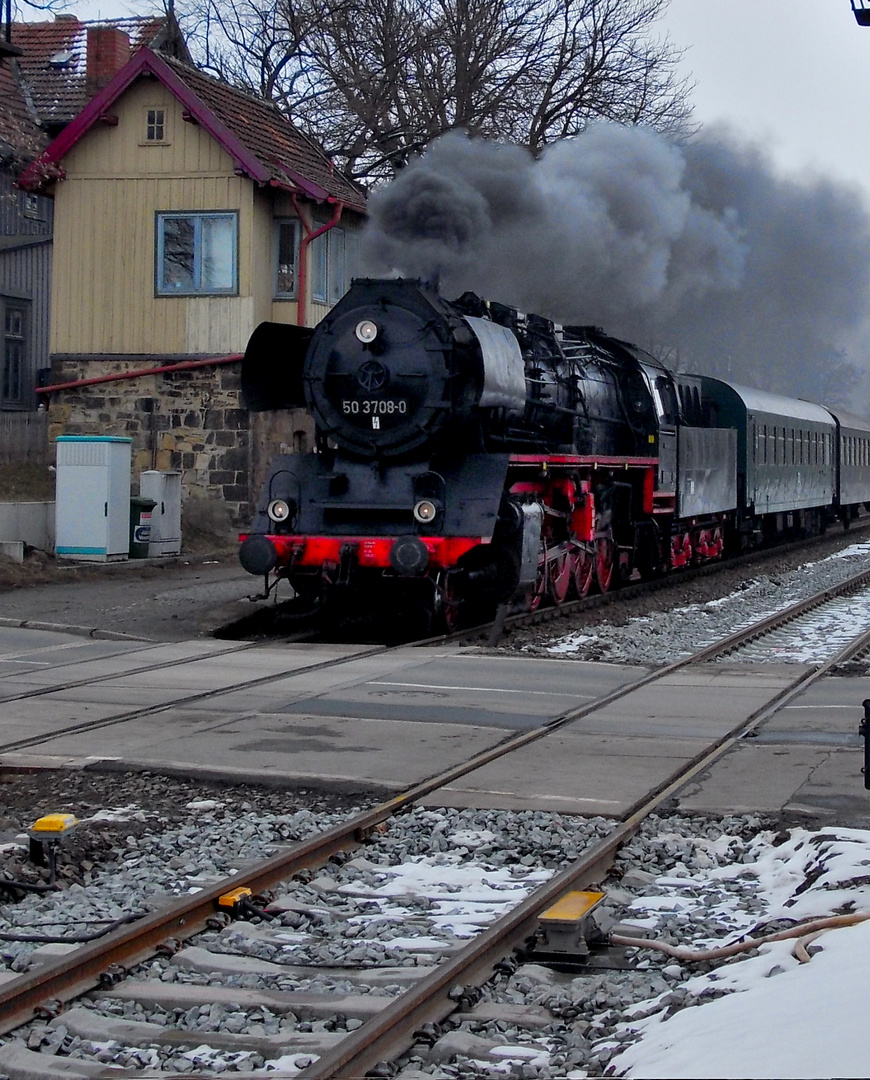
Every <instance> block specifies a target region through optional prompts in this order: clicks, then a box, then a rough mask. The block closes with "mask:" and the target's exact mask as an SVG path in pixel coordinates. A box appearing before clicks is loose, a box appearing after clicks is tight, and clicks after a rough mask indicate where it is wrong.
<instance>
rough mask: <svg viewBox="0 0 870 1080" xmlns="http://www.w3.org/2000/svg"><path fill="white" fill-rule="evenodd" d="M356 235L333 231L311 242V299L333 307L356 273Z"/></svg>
mask: <svg viewBox="0 0 870 1080" xmlns="http://www.w3.org/2000/svg"><path fill="white" fill-rule="evenodd" d="M358 261H359V234H358V233H357V232H347V231H346V230H345V229H340V228H332V229H329V230H328V231H327V232H325V233H321V234H320V236H318V237H317V238H316V239H315V240H312V242H311V298H312V300H319V301H320V302H321V303H324V304H334V303H336V302H337V301H338V300H340V299H341V298H342V296H344V294H345V293H346V292H347V290H348V288H349V287H350V282H351V278H352V277H353V276H354V275H355V274H356V273H357V263H358Z"/></svg>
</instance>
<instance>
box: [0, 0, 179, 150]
mask: <svg viewBox="0 0 870 1080" xmlns="http://www.w3.org/2000/svg"><path fill="white" fill-rule="evenodd" d="M95 26H111V27H114V28H115V29H117V30H122V31H123V32H124V33H125V34H126V35H127V36H128V38H129V39H130V50H131V52H133V53H135V52H136V51H137V50H138V49H141V48H144V47H146V46H148V47H150V48H152V49H156V50H159V51H161V52H169V53H171V54H172V55H174V56H181V57H182V58H183V59H188V60H189V59H190V55H189V53H188V52H187V48H186V46H185V44H184V39H183V38H182V36H181V33H180V31H179V30H178V25H177V23H176V22H175V20H174V19H171V18H169V17H168V16H166V15H160V16H148V17H139V18H125V19H101V20H98V21H94V22H80V21H79V20H78V19H77V18H76V17H75V16H74V15H61V16H59V17H58V18H57V19H55V20H54V21H53V22H44V23H42V22H40V23H27V22H22V23H14V24H13V26H12V33H13V41H14V44H15V45H16V46H17V47H18V48H19V49H21V57H20V60H19V63H20V65H21V75H22V78H23V79H24V81H25V83H26V84H27V87H28V89H29V91H30V94H31V96H32V98H33V104H34V107H35V108H36V111H37V114H38V115H39V118H40V120H41V121H42V122H43V124H45V125H51V126H54V127H55V129H56V128H57V126H59V125H62V124H68V123H69V122H70V120H72V119H73V117H75V116H77V115H78V114H79V113H80V112H81V110H82V109H83V108H84V106H85V104H86V103H87V101H88V99H89V98H90V97H91V96H92V93H91V92H89V89H88V87H87V46H88V29H89V28H90V27H95Z"/></svg>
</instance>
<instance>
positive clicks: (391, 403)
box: [341, 398, 408, 416]
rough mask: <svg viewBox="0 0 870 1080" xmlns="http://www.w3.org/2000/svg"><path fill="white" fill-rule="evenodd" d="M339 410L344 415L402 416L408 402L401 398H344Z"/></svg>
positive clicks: (406, 409)
mask: <svg viewBox="0 0 870 1080" xmlns="http://www.w3.org/2000/svg"><path fill="white" fill-rule="evenodd" d="M341 411H342V412H343V413H344V415H345V416H395V415H397V414H398V415H399V416H404V415H405V413H406V412H407V411H408V402H407V401H405V400H404V399H403V398H398V399H397V398H374V399H372V398H369V399H363V400H362V401H358V400H357V399H356V398H351V399H347V398H345V399H344V400H343V401H342V403H341Z"/></svg>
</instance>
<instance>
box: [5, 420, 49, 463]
mask: <svg viewBox="0 0 870 1080" xmlns="http://www.w3.org/2000/svg"><path fill="white" fill-rule="evenodd" d="M53 460H54V447H53V446H51V445H50V444H49V441H48V413H47V412H0V465H9V464H33V465H50V464H51V462H52V461H53Z"/></svg>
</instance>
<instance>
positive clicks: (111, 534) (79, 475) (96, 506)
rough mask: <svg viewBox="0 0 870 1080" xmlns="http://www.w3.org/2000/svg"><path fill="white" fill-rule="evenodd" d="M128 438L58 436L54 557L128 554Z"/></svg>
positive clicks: (107, 558)
mask: <svg viewBox="0 0 870 1080" xmlns="http://www.w3.org/2000/svg"><path fill="white" fill-rule="evenodd" d="M132 441H133V440H132V439H125V438H121V437H119V436H114V435H60V436H58V440H57V477H56V483H57V494H56V502H55V551H56V552H57V554H58V556H60V557H62V558H66V559H83V560H86V561H87V560H89V561H91V562H108V561H110V560H117V559H126V558H127V555H128V553H129V550H130V460H131V454H132Z"/></svg>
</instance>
